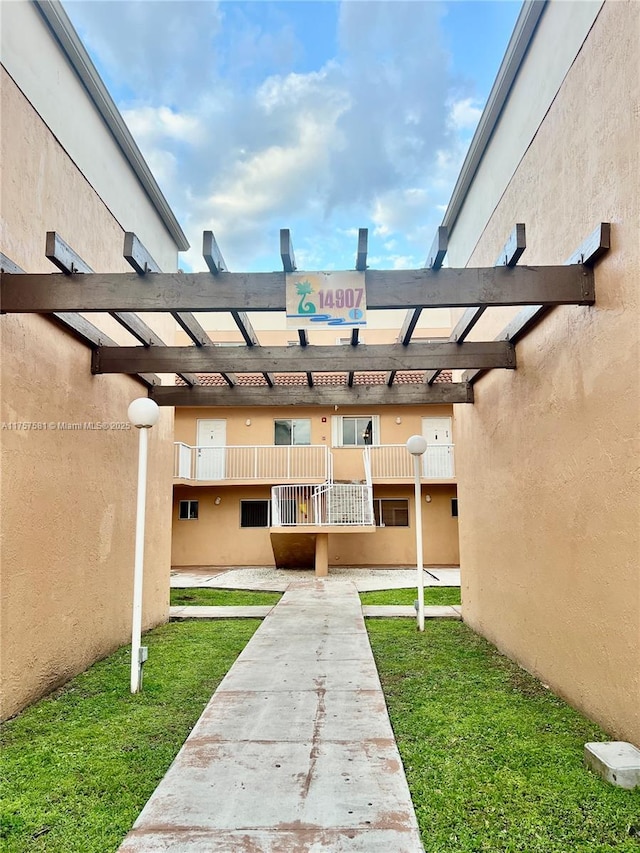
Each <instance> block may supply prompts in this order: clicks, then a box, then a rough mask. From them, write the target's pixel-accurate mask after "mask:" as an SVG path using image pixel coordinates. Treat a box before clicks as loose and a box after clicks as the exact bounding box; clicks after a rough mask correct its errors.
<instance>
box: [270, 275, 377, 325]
mask: <svg viewBox="0 0 640 853" xmlns="http://www.w3.org/2000/svg"><path fill="white" fill-rule="evenodd" d="M285 279H286V288H287V328H288V329H304V328H307V329H308V328H320V329H322V328H328V327H330V326H347V327H349V328H354V327H361V326H366V324H367V295H366V292H365V274H364V272H357V271H355V270H354V271H349V272H295V273H287V274H286V276H285Z"/></svg>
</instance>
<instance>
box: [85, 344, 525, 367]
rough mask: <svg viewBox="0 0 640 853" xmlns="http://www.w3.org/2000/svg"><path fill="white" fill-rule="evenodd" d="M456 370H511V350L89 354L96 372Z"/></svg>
mask: <svg viewBox="0 0 640 853" xmlns="http://www.w3.org/2000/svg"><path fill="white" fill-rule="evenodd" d="M390 366H391V367H393V369H394V370H430V369H435V368H441V369H458V370H461V369H463V368H465V367H474V368H483V369H489V368H491V369H493V368H498V367H502V368H507V369H513V368H515V366H516V360H515V350H514V348H513V345H512V344H510V343H509V342H508V341H502V342H489V343H485V342H472V343H466V344H461V345H458V344H455V343H431V344H427V343H413V344H411V345H410V346H409V347H403V346H402V344H377V345H373V346H372V345H365V344H361V345H360V346H358V347H344V346H342V347H340V346H338V347H329V346H309V347H306V348H305V349H304V354H302V353H300V351H298V350H297V348H296V347H260V348H259V349H258V348H256V349H253V350H250V349H246V348H245V347H238V348H235V347H234V348H233V349H232V350H229V349H228V348H222V347H117V348H110V347H101V348H99V349H98V350H96V352H95V358H94V368H93V369H94V372H96V373H138V372H139V371H141V370H155V371H158V372H159V373H169V372H173V373H180V372H182V371H185V370H186V371H191V372H196V373H221V372H225V371H227V370H231V369H232V368H233V369H234V370H235V372H236V373H263V372H265V371H271V372H274V373H300V372H304V371H308V370H311V371H313V372H318V373H327V372H328V373H333V372H348V371H365V372H366V371H372V370H373V371H375V370H386V369H388V368H389V367H390Z"/></svg>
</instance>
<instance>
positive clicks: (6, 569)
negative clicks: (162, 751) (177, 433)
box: [0, 70, 176, 717]
mask: <svg viewBox="0 0 640 853" xmlns="http://www.w3.org/2000/svg"><path fill="white" fill-rule="evenodd" d="M2 73H3V76H2V117H3V121H2V139H1V144H2V148H1V160H2V177H3V182H2V197H1V208H0V213H1V218H2V231H3V241H2V251H3V252H4V253H5V254H6V255H7V256H9V257H10V258H11V259H12V260H13V261H15V262H16V263H17V264H19V265H20V266H21V267H22V268H24V269H26V270H28V271H29V272H51V271H52V270H53V267H52V265H51V264H50V263H49V261H47V260H46V258H44V243H45V232H46V231H47V230H56V231H59V232H60V233H61V234H62V235H63V236H64V237H65V238H66V239H67V241H68V242H69V243H71V244H72V245H73V247H74V248H75V249H76V250H77V251H78V252H79V253H80V254H81V255H82V256H83V257H84V259H85V260H86V261H87V262H88V263H89V264H91V265H92V266H93V268H94V269H96V270H115V271H124V270H126V269H127V267H126V264H125V263H124V261H123V260H122V244H123V237H124V234H123V228H122V227H121V225H120V223H118V222H117V221H116V219H115V218H114V217H113V215H112V214H111V213H110V212H109V210H108V209H107V207H106V206H105V204H104V203H103V201H102V200H101V199H100V198H99V196H98V195H97V194H96V192H95V191H94V189H93V188H92V187H91V185H90V184H89V183H88V182H87V180H86V179H85V177H84V176H83V174H82V173H81V170H80V169H79V168H78V165H77V164H76V163H74V162H73V161H72V160H71V159H70V157H69V156H68V154H67V153H66V152H65V150H64V149H63V147H62V146H61V144H60V143H59V142H58V141H57V140H56V138H55V137H54V135H53V134H52V133H51V131H50V130H49V129H48V128H47V127H46V125H45V124H44V123H43V122H42V120H41V118H40V117H39V116H38V114H37V113H36V112H35V111H34V110H33V108H32V106H31V105H30V103H29V101H28V99H27V98H26V97H25V96H24V95H23V93H22V92H20V90H19V89H18V87H17V86H16V85H15V84H14V82H13V81H12V80H11V79H10V78H9V76H8V75H6V74H5V73H4V70H3V72H2ZM52 73H54V72H53V71H52ZM75 108H76V109H77V110H78V111H80V112H81V111H82V109H83V104H82V102H81V101H77V102H76V104H75ZM114 174H115V173H114ZM140 225H141V226H142V227H139V226H138V223H137V222H136V221H135V220H134V221H130V222H128V223H127V226H128V227H131V228H132V229H133V230H136V231H139V232H143V231H144V230H145V228H144V223H140ZM154 230H156V226H155V225H154V226H153V228H151V229H150V232H151V231H154ZM157 230H158V232H159V228H158V229H157ZM168 240H169V238H168V236H167V237H166V238H165V245H164V246H163V247H162V254H163V255H164V257H165V259H166V258H169V257H171V252H170V247H169V246H168V245H166V243H167V242H168ZM172 256H173V268H175V262H176V252H175V247H174V250H173V255H172ZM151 322H153V325H154V328H156V330H157V331H158V332H159V333H160V334H162V335H164V337H165V340H167V341H168V342H171V341H172V335H173V323H172V321H171V320H167V319H166V318H165V319H162V320H159V319H158V318H155V320H152V321H151ZM113 325H114V326H115V323H114V324H113ZM107 331H108V333H109V334H112V335H113V334H114V332H113V329H112V328H111V327H110V328H109V329H108V330H107ZM0 334H1V343H2V391H1V397H2V422H3V423H4V424H12V423H17V422H18V423H25V422H27V423H41V424H46V427H47V428H46V429H34V430H31V429H30V430H25V429H14V428H6V429H2V430H1V431H0V443H1V450H2V484H1V496H2V500H1V514H2V517H1V530H2V542H1V558H2V576H1V578H2V589H1V592H2V595H1V608H2V609H1V633H2V636H1V641H2V653H1V660H0V664H1V675H2V716H3V717H7V716H10V715H12V714H14V713H16V712H17V711H18V710H20V708H22V707H23V706H24V705H26V704H28V703H29V702H31V701H33V700H34V699H36V698H38V697H39V696H41V695H43V694H44V693H46V692H47V691H49V690H50V689H52V688H53V687H55V686H56V685H58V684H60V683H62V682H64V681H65V680H67V679H68V678H69V677H70V676H72V675H74V674H75V673H77V672H79V671H81V670H82V669H84V668H85V667H86V666H88V665H89V664H90V663H92V662H93V661H94V660H95V659H96V658H99V657H101V656H104V655H106V654H107V653H108V652H110V651H111V650H113V649H114V648H115V647H117V646H118V645H120V644H122V643H125V642H127V641H128V639H130V631H131V598H132V563H133V546H134V523H135V522H134V514H135V490H136V475H137V472H136V466H137V443H138V442H137V440H138V435H137V431H135V430H133V429H131V430H127V429H107V430H101V429H94V430H88V429H81V430H63V429H59V428H56V429H53V428H52V427H50V426H49V424H55V425H56V427H57V424H58V423H60V422H64V423H73V424H75V423H77V424H84V423H85V422H91V423H108V424H111V423H121V422H126V420H127V417H126V414H127V407H128V405H129V403H130V402H131V400H133V399H134V398H136V397H138V396H146V389H145V388H144V386H142V385H141V384H140V383H139V382H137V381H135V380H134V379H131V378H128V377H119V376H113V377H108V376H95V377H94V376H92V375H91V372H90V364H91V354H90V351H89V349H88V348H87V347H85V346H83V345H82V344H80V343H79V342H77V341H75V340H74V339H73V338H72V337H70V335H69V334H68V333H66V332H64V331H62V330H61V329H59V328H58V327H57V326H54V324H53V323H52V322H51V321H49V320H47V319H45V318H43V317H35V316H26V315H4V316H2V317H0ZM122 334H125V333H124V332H123V333H122ZM172 431H173V412H172V410H171V409H167V410H163V412H162V415H161V420H160V423H159V425H158V426H156V427H155V428H154V429H153V430H152V433H151V439H150V472H149V491H148V499H147V500H148V503H147V542H146V575H145V590H144V606H143V622H144V626H145V627H149V626H151V625H153V624H157V623H158V622H160V621H163V620H164V619H166V618H167V614H168V586H169V585H168V578H169V567H170V530H171V527H170V524H171V474H172V437H173V436H172Z"/></svg>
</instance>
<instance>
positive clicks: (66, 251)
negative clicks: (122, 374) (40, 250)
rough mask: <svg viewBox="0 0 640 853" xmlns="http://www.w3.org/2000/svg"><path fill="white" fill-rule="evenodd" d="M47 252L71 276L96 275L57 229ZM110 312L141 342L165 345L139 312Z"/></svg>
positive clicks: (190, 379)
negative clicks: (139, 315) (77, 274)
mask: <svg viewBox="0 0 640 853" xmlns="http://www.w3.org/2000/svg"><path fill="white" fill-rule="evenodd" d="M128 233H130V232H128ZM131 236H135V235H131ZM140 245H142V244H140ZM126 246H127V240H126V235H125V248H126ZM45 254H46V256H47V258H48V259H49V260H50V261H51V262H52V263H53V264H55V266H57V267H58V269H59V270H61V271H62V272H63V273H64V274H65V275H69V276H70V275H73V274H75V273H82V274H83V275H84V276H87V275H95V273H94V272H93V270H92V269H91V267H90V266H89V264H87V263H86V262H85V261H84V259H83V258H81V257H80V255H79V254H78V253H77V252H76V251H75V250H74V249H72V248H71V246H70V245H69V244H68V243H66V242H65V241H64V240H63V239H62V237H61V236H60V235H59V234H58V233H57V232H56V231H47V238H46V249H45ZM88 280H89V279H88V278H85V279H84V281H85V282H86V281H88ZM54 313H57V314H59V315H64V316H66V317H68V316H69V312H54ZM108 313H109V314H110V315H111V316H112V317H113V319H114V320H117V322H118V323H120V325H121V326H122V327H123V328H125V329H126V330H127V332H129V334H131V335H133V337H134V338H136V340H138V341H140V343H141V344H144V346H146V347H148V346H158V347H163V346H164V341H163V340H162V338H160V336H159V335H157V334H156V333H155V332H154V331H153V329H152V328H151V327H150V326H148V325H147V324H146V323H145V321H144V320H142V319H141V318H140V317H138V315H137V314H134V313H133V312H131V311H109V312H108ZM136 372H138V371H136ZM180 376H181V377H182V378H183V379H184V381H185V382H186V383H188V384H189V385H197V384H198V381H199V380H198V377H197V376H193V375H192V374H190V373H184V374H183V373H181V374H180Z"/></svg>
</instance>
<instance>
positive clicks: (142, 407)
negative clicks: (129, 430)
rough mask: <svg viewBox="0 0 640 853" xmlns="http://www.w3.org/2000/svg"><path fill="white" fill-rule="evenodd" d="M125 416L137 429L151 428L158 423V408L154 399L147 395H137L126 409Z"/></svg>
mask: <svg viewBox="0 0 640 853" xmlns="http://www.w3.org/2000/svg"><path fill="white" fill-rule="evenodd" d="M127 417H128V418H129V420H130V421H131V423H132V424H133V425H134V427H137V428H138V429H151V427H152V426H155V425H156V424H157V423H158V418H159V417H160V409H159V407H158V404H157V403H156V402H155V401H154V400H150V399H149V397H138V398H137V400H134V401H133V402H132V403H131V404H130V405H129V408H128V409H127Z"/></svg>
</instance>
